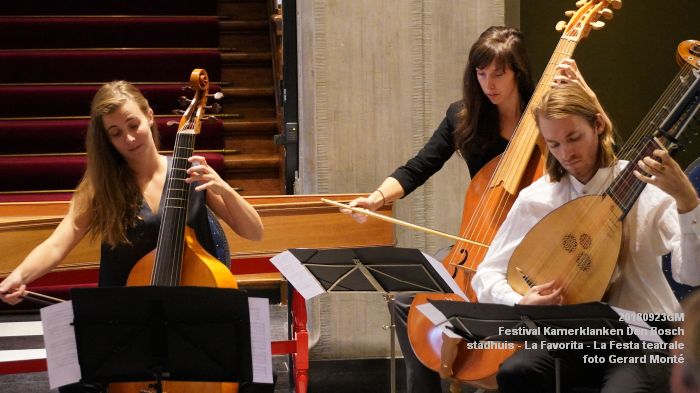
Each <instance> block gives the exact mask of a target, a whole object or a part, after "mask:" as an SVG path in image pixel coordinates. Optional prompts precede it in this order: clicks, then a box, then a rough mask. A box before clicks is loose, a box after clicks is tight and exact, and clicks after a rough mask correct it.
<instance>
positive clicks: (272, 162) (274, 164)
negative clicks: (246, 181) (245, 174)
mask: <svg viewBox="0 0 700 393" xmlns="http://www.w3.org/2000/svg"><path fill="white" fill-rule="evenodd" d="M279 166H280V156H279V154H256V153H253V154H226V155H225V156H224V167H225V168H226V170H227V171H236V170H249V169H271V168H279Z"/></svg>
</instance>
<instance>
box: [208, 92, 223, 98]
mask: <svg viewBox="0 0 700 393" xmlns="http://www.w3.org/2000/svg"><path fill="white" fill-rule="evenodd" d="M207 97H210V98H213V99H215V100H220V99H222V98H224V93H222V92H220V91H217V92H216V93H214V94H208V95H207Z"/></svg>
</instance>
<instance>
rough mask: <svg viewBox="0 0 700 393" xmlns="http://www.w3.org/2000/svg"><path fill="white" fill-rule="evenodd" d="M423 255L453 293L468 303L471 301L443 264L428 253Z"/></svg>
mask: <svg viewBox="0 0 700 393" xmlns="http://www.w3.org/2000/svg"><path fill="white" fill-rule="evenodd" d="M421 252H422V251H421ZM422 253H423V256H424V257H425V259H427V260H428V262H430V264H431V265H432V266H433V269H435V271H436V272H438V274H439V275H440V277H442V279H443V280H445V282H446V283H447V285H449V286H450V289H451V290H452V292H454V293H456V294H457V295H459V296H461V297H462V299H464V300H466V301H469V299H467V295H465V294H464V292H463V291H462V289H461V288H460V287H459V285H457V283H456V282H455V280H454V279H453V278H452V276H451V275H450V273H448V272H447V269H445V266H444V265H443V264H442V262H440V261H438V260H437V259H435V258H433V257H431V256H430V255H428V254H426V253H424V252H422Z"/></svg>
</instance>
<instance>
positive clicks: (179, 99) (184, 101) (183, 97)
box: [177, 96, 192, 106]
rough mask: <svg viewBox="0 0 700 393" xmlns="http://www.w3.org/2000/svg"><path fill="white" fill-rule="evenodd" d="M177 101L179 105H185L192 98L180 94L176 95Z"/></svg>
mask: <svg viewBox="0 0 700 393" xmlns="http://www.w3.org/2000/svg"><path fill="white" fill-rule="evenodd" d="M177 102H178V103H179V104H180V106H187V105H189V104H190V103H191V102H192V100H190V99H189V98H187V97H185V96H180V97H178V99H177Z"/></svg>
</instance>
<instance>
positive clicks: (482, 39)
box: [454, 26, 534, 157]
mask: <svg viewBox="0 0 700 393" xmlns="http://www.w3.org/2000/svg"><path fill="white" fill-rule="evenodd" d="M493 62H495V64H496V66H498V67H508V68H510V69H511V70H513V72H514V73H515V78H516V80H517V83H518V93H519V94H520V110H521V112H522V111H524V110H525V107H526V106H527V103H528V101H529V100H530V96H532V92H533V90H534V86H533V83H532V75H531V72H530V61H529V60H528V57H527V53H526V51H525V43H524V37H523V33H521V32H520V30H517V29H514V28H511V27H504V26H492V27H489V28H488V29H486V31H484V32H483V33H481V35H480V36H479V39H478V40H477V41H476V42H475V43H474V45H472V48H471V50H470V51H469V60H468V61H467V66H466V68H465V69H464V77H463V81H462V102H463V107H462V110H461V111H460V112H459V118H460V121H459V124H458V125H457V128H456V129H455V132H454V143H455V149H456V150H457V151H458V152H459V153H460V154H461V155H462V156H464V157H469V156H471V155H474V154H476V155H480V154H482V152H483V151H484V150H486V149H487V148H488V147H490V146H493V144H494V143H496V141H498V139H499V138H500V120H499V116H498V108H496V105H494V104H492V103H491V101H489V99H488V97H486V95H485V94H484V92H483V91H482V90H481V86H480V85H479V81H478V80H477V76H476V69H477V68H486V67H488V66H489V65H490V64H491V63H493Z"/></svg>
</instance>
